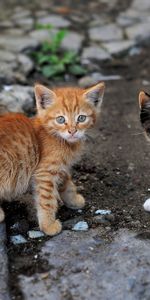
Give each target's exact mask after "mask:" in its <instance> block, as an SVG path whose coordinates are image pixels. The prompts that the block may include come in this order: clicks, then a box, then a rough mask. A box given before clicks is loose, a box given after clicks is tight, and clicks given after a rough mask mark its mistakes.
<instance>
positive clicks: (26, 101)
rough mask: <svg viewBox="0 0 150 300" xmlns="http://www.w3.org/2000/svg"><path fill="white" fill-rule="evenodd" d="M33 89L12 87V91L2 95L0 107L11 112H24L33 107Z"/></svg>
mask: <svg viewBox="0 0 150 300" xmlns="http://www.w3.org/2000/svg"><path fill="white" fill-rule="evenodd" d="M33 103H34V100H33V88H32V87H30V86H21V85H12V87H11V89H9V90H3V91H2V92H1V93H0V105H1V106H5V107H6V108H7V111H10V112H24V108H27V107H28V108H29V107H30V108H31V107H33V105H34V104H33Z"/></svg>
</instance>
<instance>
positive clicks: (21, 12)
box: [11, 7, 31, 20]
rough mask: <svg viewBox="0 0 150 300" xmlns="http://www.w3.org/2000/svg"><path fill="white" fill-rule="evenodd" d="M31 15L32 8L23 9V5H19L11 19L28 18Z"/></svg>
mask: <svg viewBox="0 0 150 300" xmlns="http://www.w3.org/2000/svg"><path fill="white" fill-rule="evenodd" d="M30 15H31V12H30V10H27V9H23V7H18V8H16V10H15V13H14V14H13V15H12V17H11V19H12V20H17V19H24V18H27V17H29V16H30Z"/></svg>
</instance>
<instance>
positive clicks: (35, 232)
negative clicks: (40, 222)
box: [28, 230, 44, 239]
mask: <svg viewBox="0 0 150 300" xmlns="http://www.w3.org/2000/svg"><path fill="white" fill-rule="evenodd" d="M28 236H29V238H30V239H37V238H40V237H43V236H44V233H43V232H41V231H39V230H29V231H28Z"/></svg>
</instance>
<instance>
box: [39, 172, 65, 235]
mask: <svg viewBox="0 0 150 300" xmlns="http://www.w3.org/2000/svg"><path fill="white" fill-rule="evenodd" d="M39 175H40V174H38V175H37V176H36V207H37V217H38V222H39V226H40V229H41V230H42V231H43V232H44V233H46V234H47V235H51V236H53V235H55V234H58V233H59V232H60V231H61V229H62V225H61V223H60V221H59V220H56V212H57V209H58V201H57V199H58V192H57V189H56V184H55V179H54V178H53V177H52V176H50V173H47V174H45V173H44V175H43V176H39Z"/></svg>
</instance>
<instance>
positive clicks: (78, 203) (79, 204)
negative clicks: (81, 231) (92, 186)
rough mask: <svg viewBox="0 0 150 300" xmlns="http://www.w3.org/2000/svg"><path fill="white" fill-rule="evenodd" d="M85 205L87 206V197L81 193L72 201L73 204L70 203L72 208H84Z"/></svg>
mask: <svg viewBox="0 0 150 300" xmlns="http://www.w3.org/2000/svg"><path fill="white" fill-rule="evenodd" d="M84 206H85V199H84V197H83V196H82V195H80V194H77V195H76V199H75V201H74V202H72V203H71V205H69V207H70V208H72V209H80V208H83V207H84Z"/></svg>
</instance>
